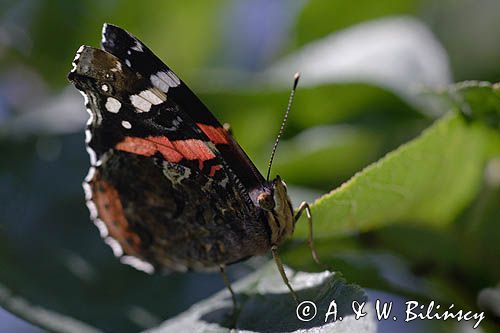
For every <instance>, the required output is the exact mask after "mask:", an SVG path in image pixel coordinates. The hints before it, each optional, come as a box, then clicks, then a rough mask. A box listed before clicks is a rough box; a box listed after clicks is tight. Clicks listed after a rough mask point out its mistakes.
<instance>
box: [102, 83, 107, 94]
mask: <svg viewBox="0 0 500 333" xmlns="http://www.w3.org/2000/svg"><path fill="white" fill-rule="evenodd" d="M101 89H102V91H104V92H108V90H109V87H108V85H107V84H103V85H102V86H101Z"/></svg>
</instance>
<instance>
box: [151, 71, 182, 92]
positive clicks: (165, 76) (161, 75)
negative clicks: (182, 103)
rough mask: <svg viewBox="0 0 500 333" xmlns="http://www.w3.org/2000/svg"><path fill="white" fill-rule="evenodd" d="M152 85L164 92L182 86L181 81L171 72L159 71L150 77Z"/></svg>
mask: <svg viewBox="0 0 500 333" xmlns="http://www.w3.org/2000/svg"><path fill="white" fill-rule="evenodd" d="M150 80H151V83H152V84H153V85H154V86H155V87H156V88H158V89H160V90H161V91H163V92H167V91H168V89H169V88H175V87H177V86H178V85H179V84H181V80H179V78H178V77H177V75H175V74H174V72H172V71H171V70H168V71H167V72H164V71H159V72H157V73H156V74H152V75H151V76H150Z"/></svg>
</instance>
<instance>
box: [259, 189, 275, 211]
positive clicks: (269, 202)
mask: <svg viewBox="0 0 500 333" xmlns="http://www.w3.org/2000/svg"><path fill="white" fill-rule="evenodd" d="M257 201H258V202H259V206H260V208H262V209H264V210H273V208H274V206H275V203H274V198H273V196H272V195H271V194H269V193H267V192H262V193H261V194H259V196H258V197H257Z"/></svg>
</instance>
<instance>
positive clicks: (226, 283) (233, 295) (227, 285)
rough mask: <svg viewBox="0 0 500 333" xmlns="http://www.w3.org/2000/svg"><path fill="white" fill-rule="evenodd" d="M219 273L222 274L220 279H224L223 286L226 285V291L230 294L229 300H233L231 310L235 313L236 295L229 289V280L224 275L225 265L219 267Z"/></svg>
mask: <svg viewBox="0 0 500 333" xmlns="http://www.w3.org/2000/svg"><path fill="white" fill-rule="evenodd" d="M219 268H220V273H221V274H222V279H224V284H225V285H226V287H227V289H228V290H229V292H230V293H231V299H232V300H233V308H234V311H236V308H237V307H238V303H236V294H235V293H234V291H233V288H231V282H230V281H229V278H228V277H227V274H226V266H225V265H220V266H219Z"/></svg>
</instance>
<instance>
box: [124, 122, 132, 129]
mask: <svg viewBox="0 0 500 333" xmlns="http://www.w3.org/2000/svg"><path fill="white" fill-rule="evenodd" d="M122 126H123V127H125V128H126V129H131V128H132V124H131V123H130V122H128V121H126V120H124V121H122Z"/></svg>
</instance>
